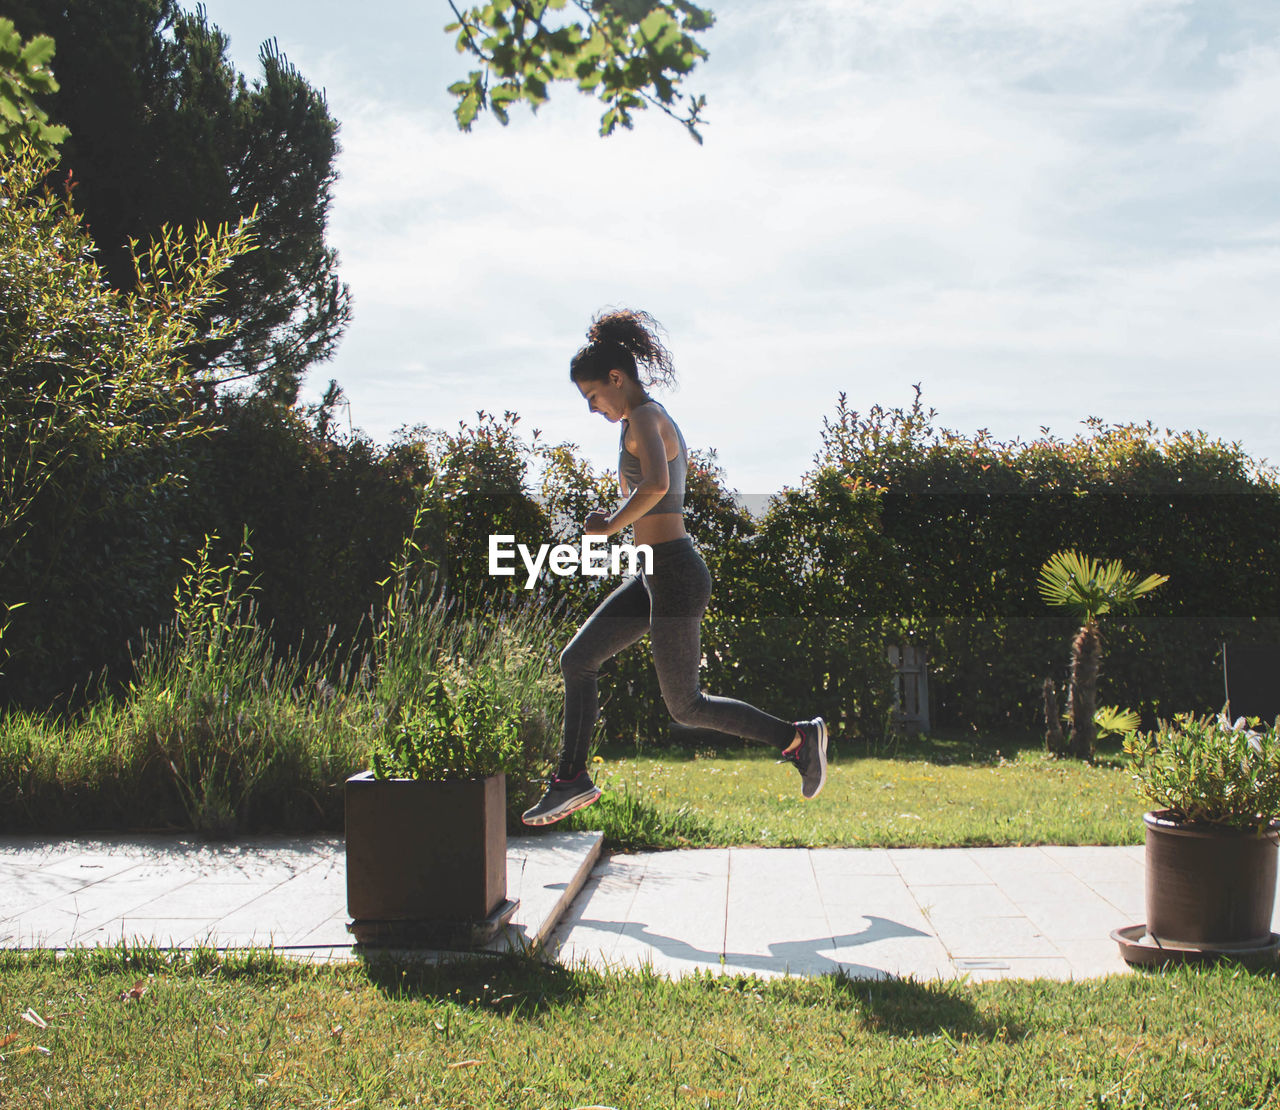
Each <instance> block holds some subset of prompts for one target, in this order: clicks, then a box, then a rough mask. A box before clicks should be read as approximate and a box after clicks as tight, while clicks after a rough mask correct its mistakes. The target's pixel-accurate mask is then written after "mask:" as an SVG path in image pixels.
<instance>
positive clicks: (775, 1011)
mask: <svg viewBox="0 0 1280 1110" xmlns="http://www.w3.org/2000/svg"><path fill="white" fill-rule="evenodd" d="M135 988H136V989H135ZM131 991H132V992H133V993H134V994H139V993H140V995H141V996H140V997H136V998H128V994H129V992H131ZM122 996H124V999H122ZM24 1014H25V1015H26V1017H24V1016H23V1015H24ZM1277 1042H1280V980H1277V978H1276V977H1275V976H1274V975H1272V974H1261V973H1258V974H1250V973H1246V972H1243V971H1239V970H1233V969H1232V968H1230V967H1225V966H1224V967H1220V968H1217V969H1209V970H1201V971H1187V970H1181V971H1176V972H1168V973H1161V974H1156V975H1150V974H1135V975H1132V976H1127V977H1115V978H1111V979H1106V980H1101V981H1085V982H1080V983H1056V982H1027V981H1012V982H998V983H984V984H971V983H966V982H952V983H936V982H935V983H918V982H913V981H909V980H908V981H885V982H866V981H853V980H849V979H845V978H842V977H840V976H826V977H822V978H819V979H808V980H806V979H787V980H772V981H764V980H758V979H754V978H738V977H724V978H722V977H716V976H702V977H693V978H688V979H683V980H679V981H676V982H670V981H666V980H663V979H661V978H659V977H657V976H655V975H652V974H648V973H645V972H638V973H637V972H633V973H630V974H622V973H599V972H593V971H583V970H566V969H563V968H559V967H555V966H544V965H542V964H539V963H538V962H537V961H535V960H533V959H529V958H525V957H510V958H504V959H502V960H494V961H487V962H486V961H482V962H467V963H458V964H454V965H450V966H446V967H442V968H421V967H415V968H411V969H410V968H403V967H400V966H395V965H391V964H383V965H378V964H369V965H353V966H347V967H330V968H314V967H307V966H301V965H298V964H295V963H291V962H290V961H288V960H285V959H282V958H279V957H275V956H271V955H270V954H264V953H253V954H247V955H243V956H238V957H236V956H232V957H226V958H219V957H217V956H216V955H213V954H197V955H196V956H195V957H192V958H176V957H169V956H167V955H165V954H162V953H157V952H154V951H150V950H134V951H128V950H124V949H120V950H111V949H108V950H97V951H93V952H78V953H72V954H70V955H69V956H68V957H67V958H65V959H64V960H61V961H55V959H54V958H53V957H52V956H49V955H47V954H44V955H42V954H32V955H15V954H12V953H8V954H0V1105H3V1106H4V1107H6V1108H7V1110H29V1108H34V1107H41V1108H44V1107H48V1108H50V1110H67V1108H72V1107H74V1108H82V1107H85V1108H88V1107H122V1108H123V1107H130V1108H140V1110H141V1108H155V1110H170V1108H175V1107H190V1108H205V1107H209V1108H222V1107H226V1108H231V1107H304V1108H305V1107H317V1108H319V1107H324V1108H339V1107H344V1108H356V1107H360V1108H362V1110H364V1108H379V1107H402V1106H430V1107H453V1108H462V1107H483V1108H492V1110H499V1108H502V1110H506V1108H513V1107H530V1108H534V1107H537V1108H544V1107H545V1108H557V1110H565V1108H570V1107H587V1106H592V1107H599V1106H604V1107H615V1108H618V1110H622V1108H624V1107H674V1108H681V1107H691V1108H692V1107H719V1106H724V1107H731V1106H749V1107H778V1108H786V1110H795V1108H809V1107H875V1108H876V1110H884V1108H887V1107H926V1108H927V1107H938V1108H953V1107H964V1106H973V1107H983V1108H989V1107H1017V1108H1019V1110H1023V1108H1026V1107H1055V1108H1056V1107H1081V1108H1084V1107H1090V1108H1096V1107H1114V1108H1136V1107H1152V1108H1155V1107H1159V1108H1165V1107H1174V1106H1178V1107H1200V1108H1203V1110H1209V1108H1220V1107H1255V1108H1262V1107H1276V1106H1280V1062H1278V1061H1277V1059H1276V1055H1275V1045H1276V1044H1277Z"/></svg>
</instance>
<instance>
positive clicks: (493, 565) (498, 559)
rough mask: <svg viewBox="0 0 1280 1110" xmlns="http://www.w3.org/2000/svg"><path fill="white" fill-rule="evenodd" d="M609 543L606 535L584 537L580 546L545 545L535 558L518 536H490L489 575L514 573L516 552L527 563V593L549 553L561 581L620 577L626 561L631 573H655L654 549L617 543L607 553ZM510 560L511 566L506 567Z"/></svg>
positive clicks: (552, 568) (567, 544) (645, 545)
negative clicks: (569, 577) (571, 577)
mask: <svg viewBox="0 0 1280 1110" xmlns="http://www.w3.org/2000/svg"><path fill="white" fill-rule="evenodd" d="M607 541H608V537H607V536H583V537H582V544H581V546H579V547H574V546H573V545H572V544H569V543H561V544H557V545H556V546H555V547H552V546H551V545H550V544H546V543H544V544H542V545H541V546H540V547H539V548H538V554H537V557H536V558H535V557H534V555H533V554H532V553H531V552H530V550H529V548H528V546H526V545H525V544H522V543H520V544H517V543H516V538H515V536H493V535H491V536H490V537H489V573H490V574H492V575H508V574H515V572H516V568H515V566H514V562H515V557H516V552H517V551H519V553H520V558H521V559H522V560H524V565H525V569H526V570H527V571H528V572H529V578H528V581H526V582H525V584H524V588H525V589H526V590H532V589H533V584H534V582H536V581H537V580H538V575H539V574H541V573H542V568H543V566H544V565H546V564H547V562H548V559H547V556H548V553H550V565H549V567H548V569H549V570H550V571H551V573H552V574H558V575H560V577H561V578H563V577H565V576H566V575H570V574H586V575H589V576H591V577H592V578H603V577H605V575H607V574H614V575H618V574H621V573H622V563H623V560H624V559H625V560H627V565H628V567H629V568H630V569H629V570H628V572H627V573H628V574H635V573H636V572H637V570H643V571H644V573H645V574H652V573H653V548H652V547H650V546H649V545H648V544H647V543H640V544H630V543H621V544H619V543H615V544H610V545H609V549H608V551H606V550H605V545H606V543H607ZM507 561H510V562H511V563H512V565H510V566H508V565H506V562H507Z"/></svg>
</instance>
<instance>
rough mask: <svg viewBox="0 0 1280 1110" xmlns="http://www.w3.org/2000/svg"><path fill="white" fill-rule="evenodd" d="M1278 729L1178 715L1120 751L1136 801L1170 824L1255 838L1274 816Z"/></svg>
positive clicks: (1133, 737) (1278, 812)
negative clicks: (1158, 812) (1135, 788)
mask: <svg viewBox="0 0 1280 1110" xmlns="http://www.w3.org/2000/svg"><path fill="white" fill-rule="evenodd" d="M1278 726H1280V722H1277V723H1276V724H1273V725H1271V726H1270V727H1264V726H1262V724H1261V723H1260V721H1259V720H1258V718H1256V717H1251V718H1247V719H1246V718H1244V717H1241V718H1238V719H1237V720H1236V721H1234V722H1233V721H1232V720H1231V719H1230V718H1229V717H1228V716H1227V715H1226V714H1225V713H1222V714H1220V715H1218V716H1217V717H1212V716H1208V715H1206V716H1203V717H1199V716H1196V715H1195V714H1192V713H1184V714H1181V715H1179V716H1177V717H1175V718H1174V720H1173V721H1172V722H1167V721H1161V722H1160V723H1159V725H1158V727H1157V728H1156V729H1155V730H1154V731H1152V732H1133V733H1129V734H1128V735H1127V736H1126V737H1125V740H1124V750H1125V753H1126V755H1127V756H1128V757H1129V768H1130V771H1131V773H1132V776H1133V779H1134V781H1135V782H1136V783H1137V784H1138V789H1139V791H1140V793H1141V794H1142V796H1143V797H1144V798H1146V799H1147V800H1148V801H1149V802H1151V803H1152V804H1153V805H1154V806H1156V807H1157V808H1158V809H1159V810H1163V811H1165V815H1166V816H1167V817H1168V818H1169V819H1171V820H1174V821H1179V822H1183V823H1187V824H1196V825H1209V826H1215V827H1218V828H1226V829H1237V830H1240V831H1249V830H1253V831H1256V832H1257V833H1258V834H1259V835H1260V834H1261V833H1262V832H1263V831H1264V830H1265V829H1266V828H1267V827H1268V825H1270V823H1271V822H1272V821H1273V820H1275V819H1276V818H1277V817H1280V727H1278Z"/></svg>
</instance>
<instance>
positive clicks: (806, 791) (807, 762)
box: [779, 717, 827, 801]
mask: <svg viewBox="0 0 1280 1110" xmlns="http://www.w3.org/2000/svg"><path fill="white" fill-rule="evenodd" d="M796 732H798V733H799V734H800V739H799V741H798V742H797V741H792V743H791V746H790V747H788V748H784V749H783V752H782V759H781V760H779V762H781V763H790V764H792V765H793V766H794V767H795V769H796V770H797V771H799V772H800V793H801V795H802V796H803V797H804V799H805V801H812V800H813V799H814V798H816V797H817V796H818V793H819V791H821V790H822V787H823V786H824V785H825V783H826V781H827V723H826V721H824V720H823V719H822V718H821V717H814V719H813V720H812V721H797V722H796Z"/></svg>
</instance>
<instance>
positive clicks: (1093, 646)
mask: <svg viewBox="0 0 1280 1110" xmlns="http://www.w3.org/2000/svg"><path fill="white" fill-rule="evenodd" d="M1167 581H1169V576H1168V575H1165V574H1150V575H1148V576H1147V577H1146V578H1143V579H1142V580H1141V581H1139V579H1138V576H1137V574H1135V573H1134V572H1133V571H1131V570H1126V569H1125V567H1124V564H1123V563H1121V562H1120V560H1119V559H1112V560H1111V561H1110V562H1108V563H1103V562H1102V561H1101V560H1098V559H1093V558H1090V557H1089V556H1087V555H1082V554H1080V552H1078V551H1059V552H1057V553H1056V554H1054V555H1051V556H1050V557H1049V559H1048V561H1047V562H1046V563H1045V564H1044V566H1042V567H1041V568H1040V578H1039V588H1040V596H1041V597H1042V598H1044V600H1045V601H1046V602H1047V603H1048V604H1050V605H1053V606H1057V607H1060V608H1063V609H1066V610H1067V611H1068V612H1069V613H1071V615H1072V616H1074V617H1075V618H1076V619H1077V620H1079V621H1080V625H1081V627H1080V630H1079V631H1078V632H1077V633H1076V635H1075V638H1074V639H1073V640H1072V641H1071V687H1070V690H1069V691H1068V694H1067V703H1068V704H1067V714H1068V719H1069V721H1070V733H1069V736H1068V740H1067V744H1068V750H1069V751H1070V753H1071V754H1072V755H1075V756H1079V757H1081V758H1083V759H1092V758H1093V754H1094V745H1095V744H1096V742H1097V735H1098V733H1097V725H1096V723H1095V721H1094V713H1095V711H1096V709H1097V704H1098V671H1099V669H1100V667H1101V665H1102V635H1101V633H1100V632H1099V630H1098V618H1099V617H1101V616H1103V615H1104V614H1106V613H1110V612H1113V611H1117V610H1121V609H1127V608H1129V607H1131V606H1132V605H1133V604H1134V603H1135V602H1136V601H1137V600H1138V598H1140V597H1142V596H1143V594H1148V593H1150V592H1151V591H1152V590H1154V589H1155V588H1156V587H1157V586H1160V585H1162V584H1163V583H1165V582H1167Z"/></svg>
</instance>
